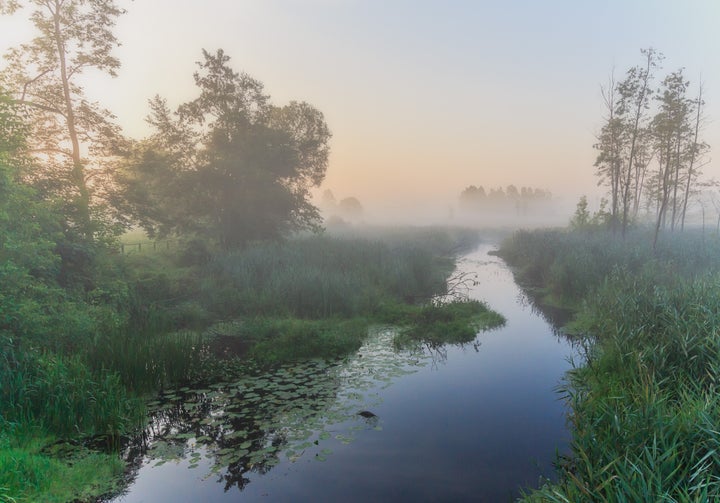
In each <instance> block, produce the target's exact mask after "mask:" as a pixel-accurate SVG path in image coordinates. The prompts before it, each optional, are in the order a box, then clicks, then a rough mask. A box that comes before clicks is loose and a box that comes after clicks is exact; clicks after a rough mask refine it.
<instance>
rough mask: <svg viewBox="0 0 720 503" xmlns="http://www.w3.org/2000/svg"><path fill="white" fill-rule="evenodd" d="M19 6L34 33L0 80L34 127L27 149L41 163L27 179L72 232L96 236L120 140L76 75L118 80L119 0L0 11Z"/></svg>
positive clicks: (39, 1)
mask: <svg viewBox="0 0 720 503" xmlns="http://www.w3.org/2000/svg"><path fill="white" fill-rule="evenodd" d="M20 7H26V8H28V9H29V10H30V19H31V21H32V23H33V25H34V26H35V29H36V32H37V36H36V37H35V38H33V40H32V41H30V42H27V43H24V44H21V45H20V46H18V47H15V48H13V49H11V50H10V51H9V52H8V53H7V54H6V55H5V59H6V60H7V63H8V64H7V66H6V68H5V69H4V70H3V71H2V73H0V82H1V83H2V84H3V85H4V87H5V88H6V89H8V90H9V92H10V93H11V96H12V98H13V100H14V101H15V103H16V104H18V105H21V106H22V112H23V114H24V115H25V116H26V122H27V124H29V125H30V127H31V130H30V131H29V132H28V135H27V142H28V151H29V152H30V153H31V154H32V155H33V156H34V157H35V158H36V159H37V160H38V161H39V162H37V163H35V166H36V169H33V170H32V171H29V172H26V173H25V174H24V175H25V178H26V179H27V180H30V181H32V182H33V184H34V185H35V186H36V188H38V189H39V190H40V192H41V193H42V194H44V195H45V196H46V197H48V198H52V199H55V200H56V201H61V202H62V203H63V214H64V215H65V218H66V224H67V226H68V230H69V231H73V232H74V233H75V234H77V235H79V236H81V237H83V238H86V239H92V238H94V237H96V235H97V234H98V232H99V230H100V229H99V228H98V223H100V222H101V221H102V219H101V218H99V217H98V215H99V213H98V207H99V203H100V202H101V198H100V197H98V196H100V195H101V192H102V191H101V187H102V184H101V183H100V179H101V178H103V175H104V174H105V173H104V171H105V168H107V166H108V164H107V159H108V158H109V157H111V156H113V155H114V154H115V153H117V149H118V146H119V144H120V142H121V140H122V138H121V136H120V134H119V129H118V127H117V126H116V125H115V124H114V123H113V122H112V119H113V115H112V114H111V113H110V112H109V111H107V110H104V109H102V108H101V107H100V106H99V105H98V104H97V103H93V102H90V101H89V100H88V99H86V98H85V96H84V93H83V88H82V87H81V85H80V83H79V78H80V76H81V75H82V74H83V72H84V71H85V70H87V69H95V70H100V71H103V72H106V73H108V74H110V75H113V76H114V75H115V72H116V70H117V69H118V68H119V66H120V62H119V61H118V60H117V59H116V58H115V57H114V56H113V55H112V50H113V49H114V48H115V47H116V46H117V45H118V41H117V39H116V37H115V35H114V34H113V28H114V26H115V22H116V19H117V17H118V16H119V15H120V14H122V12H123V11H122V9H120V8H119V7H118V6H117V5H116V3H115V1H114V0H27V1H26V2H19V1H14V0H13V1H7V2H0V13H2V14H9V13H13V12H15V11H16V10H17V9H18V8H20ZM39 166H41V168H40V167H39Z"/></svg>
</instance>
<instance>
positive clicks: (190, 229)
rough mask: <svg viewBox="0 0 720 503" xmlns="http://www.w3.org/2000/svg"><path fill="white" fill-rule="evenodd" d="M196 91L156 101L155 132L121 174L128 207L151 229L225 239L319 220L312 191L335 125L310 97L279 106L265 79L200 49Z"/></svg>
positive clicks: (264, 235)
mask: <svg viewBox="0 0 720 503" xmlns="http://www.w3.org/2000/svg"><path fill="white" fill-rule="evenodd" d="M203 57H204V59H203V61H201V62H199V63H198V71H197V72H196V73H195V74H194V78H195V83H196V85H197V87H198V90H199V95H198V97H197V98H196V99H194V100H192V101H190V102H187V103H184V104H182V105H180V106H179V107H178V108H177V110H176V111H174V112H173V111H171V110H170V108H169V107H168V106H167V104H166V103H165V101H164V100H162V99H160V98H159V97H157V98H155V99H153V100H152V101H151V114H150V117H149V118H148V120H149V122H150V123H151V124H152V125H153V126H154V127H155V134H154V135H153V136H152V137H151V138H149V139H148V140H147V141H145V142H142V143H141V144H139V145H137V146H136V147H137V148H136V149H135V155H134V157H133V159H132V161H131V162H130V163H129V164H128V166H127V169H126V170H125V172H124V175H123V177H122V182H123V185H124V186H125V187H126V196H127V198H126V199H127V202H128V203H129V209H131V210H132V211H133V213H134V214H135V215H136V217H137V218H138V221H139V222H140V223H141V224H142V225H143V226H144V227H145V229H146V230H147V231H149V232H151V233H155V232H159V233H164V234H168V233H193V234H195V235H199V236H202V237H206V238H209V239H212V240H213V241H215V242H216V243H218V244H219V245H220V246H222V247H224V248H237V247H240V246H243V245H244V244H246V243H248V242H250V241H254V240H262V239H274V238H278V237H281V236H283V235H285V234H286V233H288V232H291V231H295V230H300V229H317V228H319V223H320V216H319V212H318V210H317V208H315V207H314V206H313V205H312V204H311V203H310V200H309V190H310V188H311V187H313V186H317V185H319V184H320V183H321V182H322V180H323V178H324V176H325V171H326V169H327V162H328V153H329V146H328V142H329V140H330V136H331V135H330V132H329V130H328V127H327V125H326V123H325V120H324V117H323V115H322V113H321V112H319V111H318V110H317V109H315V108H314V107H312V106H311V105H309V104H307V103H304V102H292V103H290V104H288V105H286V106H283V107H278V106H275V105H273V104H271V102H270V99H269V96H267V95H266V94H264V91H263V85H262V84H261V83H260V82H259V81H257V80H255V79H253V78H252V77H250V76H248V75H246V74H244V73H237V72H235V71H234V70H232V69H231V68H230V67H229V66H228V62H229V60H230V58H229V57H228V56H227V55H226V54H225V53H224V52H223V51H222V50H218V51H217V52H216V53H214V54H213V53H209V52H207V51H203Z"/></svg>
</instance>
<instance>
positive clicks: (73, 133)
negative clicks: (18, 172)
mask: <svg viewBox="0 0 720 503" xmlns="http://www.w3.org/2000/svg"><path fill="white" fill-rule="evenodd" d="M61 4H62V2H61V0H55V1H54V2H53V3H52V5H49V6H48V7H49V8H50V9H51V10H52V12H53V23H54V38H55V40H54V42H55V46H56V48H57V56H58V62H59V65H60V79H61V82H62V89H63V101H64V105H65V119H66V124H67V131H68V136H69V137H70V144H71V146H72V163H73V166H72V171H71V180H72V182H73V184H74V185H75V188H76V189H77V191H78V198H77V201H76V206H77V208H76V209H77V212H78V217H79V223H80V225H82V226H83V227H84V229H83V232H85V233H86V237H91V236H87V233H88V232H89V228H88V226H89V223H90V191H89V190H88V186H87V182H86V180H85V169H84V166H83V163H82V158H81V155H80V140H79V139H78V133H77V129H76V127H75V110H74V108H73V102H72V95H71V93H70V79H69V76H68V69H67V63H66V60H65V54H66V51H65V40H64V37H63V34H62V30H61V27H60V21H61V18H60V12H61V8H62V5H61Z"/></svg>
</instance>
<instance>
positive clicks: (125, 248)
mask: <svg viewBox="0 0 720 503" xmlns="http://www.w3.org/2000/svg"><path fill="white" fill-rule="evenodd" d="M177 243H178V240H177V239H163V240H160V241H138V242H136V243H120V253H122V254H123V255H125V254H126V253H131V252H138V253H143V252H149V251H153V252H156V251H158V250H169V249H170V248H173V247H177Z"/></svg>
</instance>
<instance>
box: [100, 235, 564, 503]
mask: <svg viewBox="0 0 720 503" xmlns="http://www.w3.org/2000/svg"><path fill="white" fill-rule="evenodd" d="M490 249H491V246H489V245H487V246H481V247H480V248H479V249H478V250H476V251H475V252H473V253H471V254H468V255H467V256H466V257H465V258H464V259H463V260H462V261H461V262H460V264H459V268H460V270H462V271H466V272H471V273H476V274H477V280H478V284H477V285H475V286H472V287H471V289H470V295H471V296H472V297H474V298H477V299H480V300H484V301H486V302H487V303H488V304H489V306H490V307H491V308H493V309H495V310H496V311H499V312H500V313H502V314H503V315H504V316H505V317H506V318H507V323H506V325H505V326H504V327H502V328H500V329H497V330H493V331H490V332H486V333H482V334H480V335H479V336H478V337H477V339H476V341H475V343H474V344H468V345H465V346H464V347H453V346H451V347H444V348H440V349H435V350H429V349H427V348H425V349H423V350H417V351H414V352H403V353H400V354H397V353H395V352H394V351H393V350H392V347H391V344H390V341H391V340H392V335H393V334H392V331H391V330H388V329H382V328H379V329H377V330H375V331H374V333H373V334H372V336H371V337H370V339H369V341H368V343H367V345H366V346H365V347H363V348H362V349H361V350H360V351H359V354H358V355H355V356H353V357H351V358H348V359H346V360H343V361H341V362H333V363H329V364H327V363H310V364H306V365H301V366H288V367H284V368H281V369H278V370H277V371H275V372H273V373H272V374H263V375H260V376H256V377H251V378H247V379H242V380H239V381H236V382H230V383H219V384H218V385H216V386H213V387H210V388H208V389H205V390H180V391H177V392H175V393H170V394H168V395H167V396H166V397H164V398H163V399H162V400H159V401H158V402H157V403H155V404H153V405H154V406H155V407H156V409H158V412H157V413H156V416H155V417H156V420H155V422H154V424H153V426H152V427H151V428H150V430H149V433H148V439H147V442H146V443H145V445H144V446H142V447H143V449H142V450H139V451H138V454H136V456H135V466H136V468H135V470H134V472H133V478H132V480H131V482H130V484H129V486H128V488H127V490H126V492H125V494H123V495H121V496H119V497H117V498H116V499H114V500H113V501H114V502H115V503H120V502H122V503H138V502H164V501H172V502H195V501H207V502H226V501H273V502H275V501H292V502H297V501H313V502H316V501H362V502H367V501H393V502H396V501H397V502H403V501H407V502H417V501H488V502H497V501H511V500H512V499H513V498H514V497H516V496H517V495H518V494H519V489H520V488H521V487H533V486H537V484H538V481H539V479H540V477H541V476H550V477H551V476H552V474H553V470H552V461H553V460H554V458H555V453H556V449H559V450H560V451H561V452H562V451H564V450H565V449H566V446H567V443H568V440H569V434H568V432H567V430H566V425H565V413H566V410H565V407H564V404H563V403H562V402H561V401H560V400H559V397H558V395H557V393H556V392H555V391H554V389H555V387H556V386H557V385H558V384H559V383H560V382H561V379H562V376H563V373H564V372H565V371H566V370H567V369H568V368H569V363H568V362H567V359H568V357H570V356H571V355H572V354H573V350H572V348H571V347H570V346H569V345H568V343H566V342H565V341H564V340H563V339H562V338H559V337H558V336H556V335H555V333H554V331H553V327H552V326H551V325H550V324H549V323H548V322H547V321H546V320H545V319H544V318H543V317H542V315H540V314H539V313H538V312H537V311H536V310H534V309H533V308H532V306H531V305H530V304H529V302H528V300H527V298H526V297H525V296H524V295H523V294H522V292H521V291H520V289H519V288H518V287H517V285H515V283H514V281H513V278H512V274H511V273H510V271H509V270H508V269H507V268H506V267H505V265H504V264H503V262H502V260H500V259H499V258H497V257H493V256H490V255H488V251H489V250H490ZM361 411H363V412H365V413H364V414H363V415H360V414H358V412H361ZM368 412H371V413H372V415H371V414H368ZM366 416H367V417H366Z"/></svg>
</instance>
